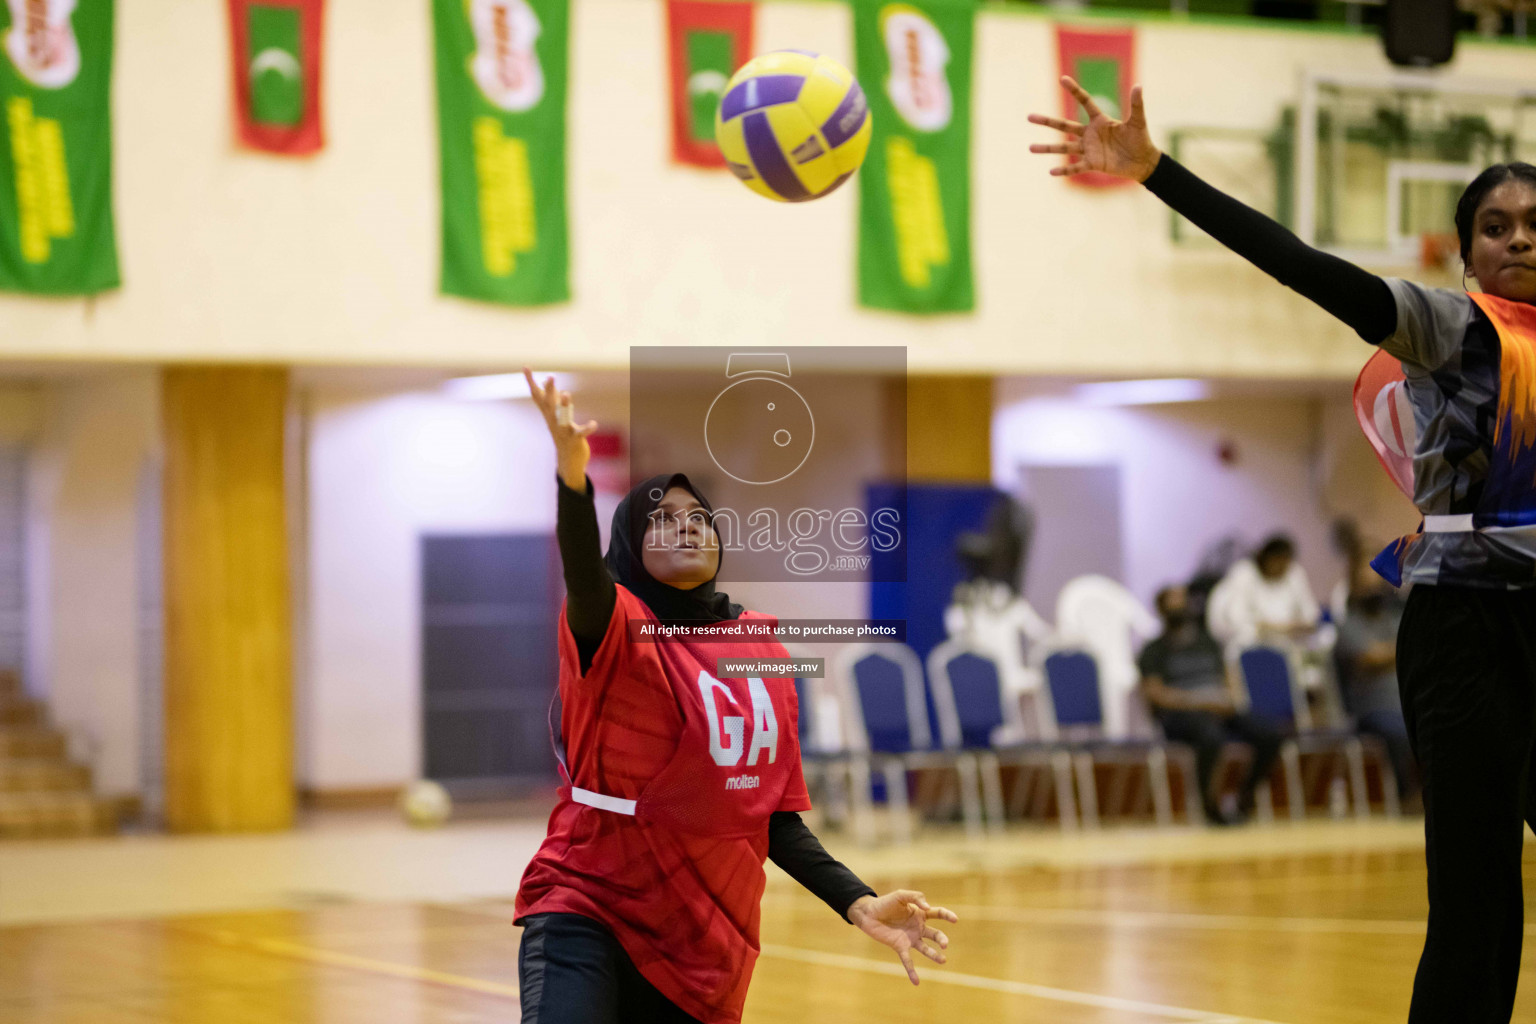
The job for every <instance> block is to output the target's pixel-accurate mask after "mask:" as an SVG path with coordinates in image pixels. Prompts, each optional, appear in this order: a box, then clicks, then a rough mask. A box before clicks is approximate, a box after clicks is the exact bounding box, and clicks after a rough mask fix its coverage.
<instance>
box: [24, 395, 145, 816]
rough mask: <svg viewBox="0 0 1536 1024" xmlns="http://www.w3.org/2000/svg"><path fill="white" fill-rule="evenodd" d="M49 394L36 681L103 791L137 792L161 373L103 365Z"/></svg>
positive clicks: (33, 483) (37, 538) (33, 615)
mask: <svg viewBox="0 0 1536 1024" xmlns="http://www.w3.org/2000/svg"><path fill="white" fill-rule="evenodd" d="M45 394H46V398H45V402H44V407H43V411H42V416H41V423H40V425H39V426H40V429H39V431H38V434H37V436H36V440H35V442H34V444H35V447H34V449H33V456H32V460H31V470H30V473H29V479H28V505H29V516H28V527H27V529H28V541H27V544H28V549H29V550H28V557H27V570H28V572H27V577H28V587H29V593H28V619H29V623H28V628H29V634H30V636H29V642H28V648H29V654H30V655H31V661H30V664H29V665H28V676H29V685H31V686H32V687H33V688H34V690H35V692H37V693H38V694H39V695H40V696H42V697H44V698H45V699H46V700H47V701H48V705H49V709H50V711H51V712H52V714H53V716H54V718H55V719H56V721H57V722H58V724H59V725H61V726H62V727H63V728H64V729H65V730H66V731H67V732H68V733H69V735H70V738H71V741H72V747H73V748H74V749H76V750H77V751H78V752H79V753H80V754H82V755H83V756H85V757H86V758H87V759H88V760H89V762H90V763H91V764H92V766H93V767H94V768H95V771H96V788H97V790H98V792H101V793H103V794H107V795H117V794H133V793H136V792H138V790H139V788H140V782H141V779H140V774H141V754H142V751H141V749H140V725H141V721H140V709H141V703H142V694H141V675H140V672H141V668H140V660H139V644H140V635H139V626H140V622H139V589H138V584H139V576H138V574H139V572H140V571H141V566H140V565H139V564H138V552H139V547H138V535H137V530H138V501H139V489H140V485H141V479H142V473H143V472H144V468H145V466H146V464H147V463H148V462H149V461H150V460H151V459H152V458H153V457H154V455H155V452H156V451H157V450H158V432H159V383H158V376H157V375H156V374H155V373H154V372H153V371H150V370H129V371H120V370H119V371H108V372H100V373H92V374H87V375H83V376H80V377H76V378H71V379H66V380H61V381H57V382H54V383H52V384H50V385H48V386H47V389H46V392H45ZM143 568H144V569H145V571H153V572H158V571H159V567H158V566H151V567H143Z"/></svg>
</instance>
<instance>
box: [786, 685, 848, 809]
mask: <svg viewBox="0 0 1536 1024" xmlns="http://www.w3.org/2000/svg"><path fill="white" fill-rule="evenodd" d="M795 698H796V700H797V701H798V702H799V704H800V730H799V732H800V770H801V772H802V773H803V774H804V775H805V784H806V787H807V788H810V787H812V786H815V785H816V784H817V783H820V784H821V785H822V787H823V790H822V791H823V793H824V794H825V796H826V798H827V800H826V808H827V822H828V824H832V825H837V824H841V823H842V822H843V820H844V819H846V818H847V817H848V816H849V807H848V800H849V794H848V791H849V778H848V773H849V769H850V767H851V765H852V759H851V758H850V757H849V755H848V751H847V749H845V748H844V746H843V745H842V744H838V745H837V746H836V747H830V748H829V747H825V746H823V745H822V744H821V743H819V742H818V741H817V729H816V727H817V721H816V694H815V689H814V687H813V685H812V681H811V680H810V679H807V678H805V677H804V676H796V677H795Z"/></svg>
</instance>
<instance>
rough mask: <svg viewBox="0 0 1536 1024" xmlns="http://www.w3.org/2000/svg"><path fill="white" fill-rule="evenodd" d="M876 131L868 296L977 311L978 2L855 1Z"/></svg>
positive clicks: (865, 185) (861, 64)
mask: <svg viewBox="0 0 1536 1024" xmlns="http://www.w3.org/2000/svg"><path fill="white" fill-rule="evenodd" d="M853 12H854V13H853V16H854V46H855V50H856V55H857V58H858V78H859V81H860V83H861V84H862V85H863V86H864V94H865V95H866V96H868V97H869V107H870V111H871V113H872V115H873V117H874V122H875V128H874V137H873V138H872V139H871V140H870V144H869V156H868V157H867V158H865V161H864V168H863V170H862V171H860V172H859V302H860V303H862V304H863V305H865V306H870V307H873V308H875V309H893V310H897V311H900V312H904V313H954V312H967V311H969V310H972V309H974V308H975V307H976V296H975V287H974V285H973V283H972V280H971V31H972V26H973V23H974V21H975V5H974V0H914V2H910V3H892V2H890V0H854V3H853Z"/></svg>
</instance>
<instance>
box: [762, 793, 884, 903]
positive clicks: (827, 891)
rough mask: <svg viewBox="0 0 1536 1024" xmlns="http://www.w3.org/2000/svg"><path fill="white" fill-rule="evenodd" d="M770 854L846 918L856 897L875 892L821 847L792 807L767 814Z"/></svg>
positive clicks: (791, 875)
mask: <svg viewBox="0 0 1536 1024" xmlns="http://www.w3.org/2000/svg"><path fill="white" fill-rule="evenodd" d="M768 857H769V859H770V860H772V861H773V862H774V863H775V864H777V865H778V866H779V867H781V868H783V869H784V872H785V874H787V875H789V877H790V878H793V879H794V880H795V881H797V882H799V883H800V884H801V885H803V886H805V887H806V888H807V889H809V890H810V892H811V894H812V895H813V896H815V897H817V898H818V899H820V900H821V901H822V902H823V903H825V904H826V905H827V906H829V907H831V908H832V909H833V910H835V911H837V912H838V913H839V914H841V915H842V916H843V920H845V921H846V920H847V919H848V908H849V907H851V906H853V902H854V900H857V899H858V898H859V897H860V896H873V895H875V890H873V889H871V888H870V887H869V886H867V885H865V884H864V883H863V882H862V881H860V880H859V876H858V875H855V874H854V873H853V872H852V871H849V870H848V868H847V867H845V866H844V865H843V863H842V862H841V861H839V860H837V859H836V858H835V857H833V856H832V855H831V854H830V853H828V852H827V851H826V850H825V849H824V848H823V847H822V845H821V840H819V839H817V838H816V835H815V833H813V832H812V831H811V830H810V829H809V828H808V827H806V824H805V822H803V821H801V820H800V815H798V814H796V813H794V812H793V811H776V812H774V813H773V814H772V815H771V816H770V817H769V818H768Z"/></svg>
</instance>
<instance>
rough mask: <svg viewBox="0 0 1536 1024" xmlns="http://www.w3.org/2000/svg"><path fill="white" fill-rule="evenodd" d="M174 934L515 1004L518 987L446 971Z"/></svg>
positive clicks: (219, 936)
mask: <svg viewBox="0 0 1536 1024" xmlns="http://www.w3.org/2000/svg"><path fill="white" fill-rule="evenodd" d="M176 932H177V933H178V934H180V935H184V936H187V937H189V938H197V939H202V940H204V941H208V942H214V943H217V944H218V945H221V946H228V947H232V948H234V949H243V950H246V951H247V952H253V953H264V954H266V955H268V956H278V957H283V958H285V959H288V960H299V961H303V962H304V963H309V964H314V965H316V966H320V967H339V968H342V969H344V970H349V971H361V972H363V973H365V974H373V975H384V976H386V977H391V978H400V979H402V980H404V981H418V982H422V983H424V984H428V985H440V986H443V987H445V988H456V989H461V990H463V991H466V992H476V993H479V994H480V995H485V996H495V997H497V998H500V999H510V1000H512V1001H514V1002H516V1001H517V1000H518V988H517V986H516V985H508V984H505V983H503V982H499V981H486V980H484V979H483V978H470V977H466V976H465V975H462V974H449V973H447V972H446V971H434V970H430V969H428V968H425V967H417V966H415V965H412V964H402V963H396V962H394V961H392V960H377V959H375V958H373V957H366V956H355V955H353V954H351V953H338V952H336V951H335V950H331V949H321V948H319V947H317V946H306V945H302V944H300V943H297V942H288V941H285V940H283V939H271V938H262V937H261V936H257V935H241V934H240V933H238V932H232V931H225V930H223V929H219V930H205V929H201V928H189V927H181V928H177V929H176Z"/></svg>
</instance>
